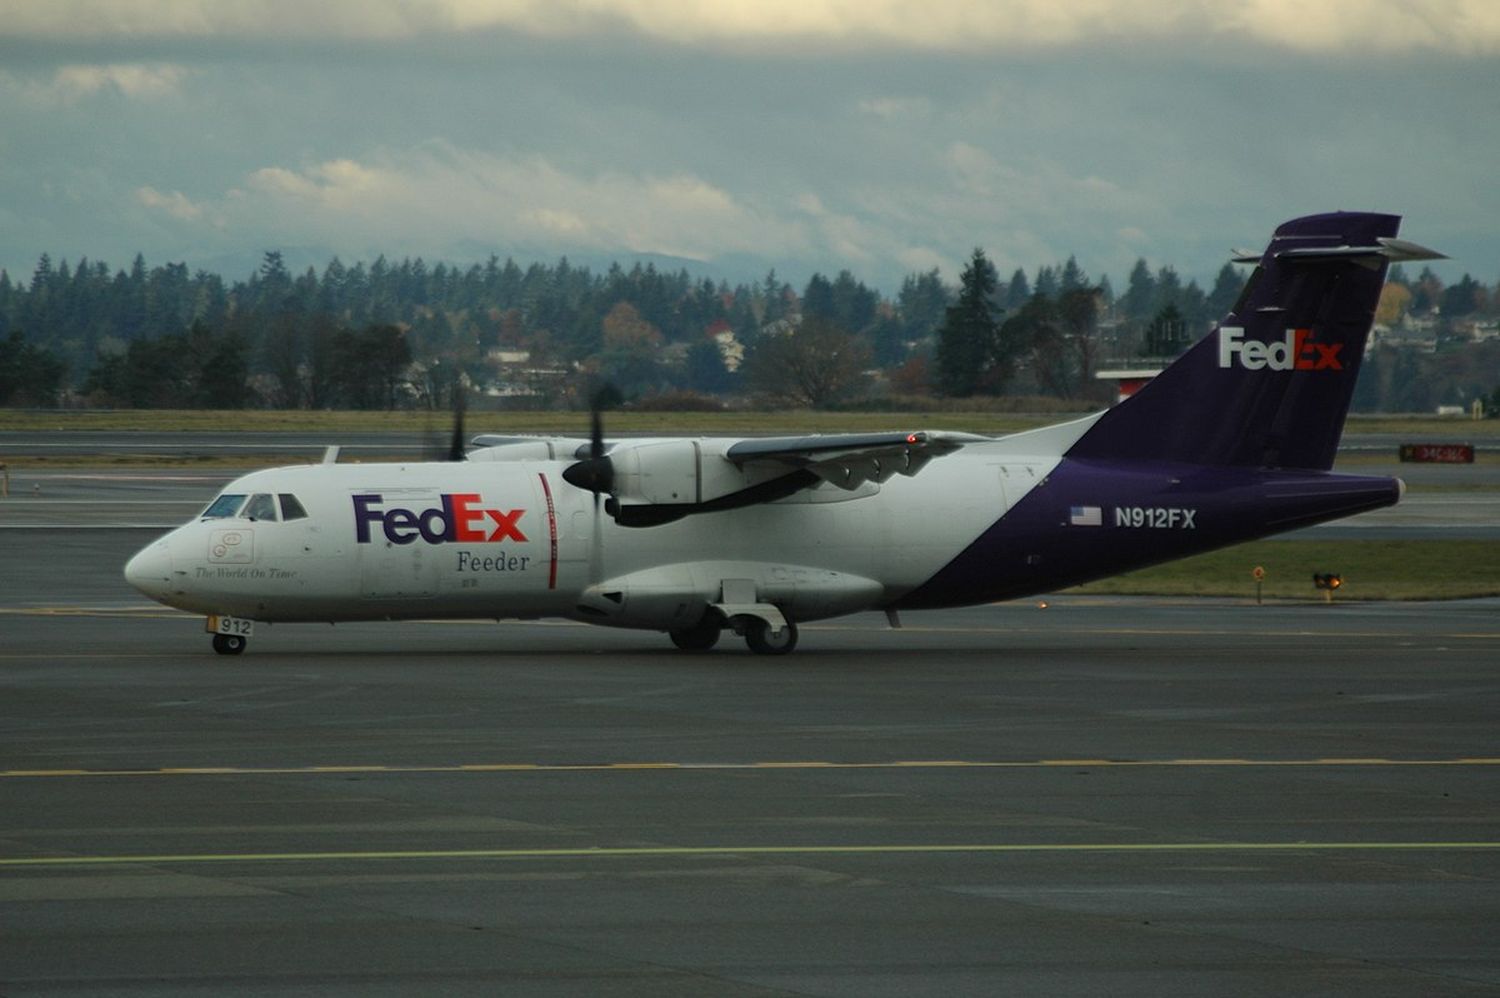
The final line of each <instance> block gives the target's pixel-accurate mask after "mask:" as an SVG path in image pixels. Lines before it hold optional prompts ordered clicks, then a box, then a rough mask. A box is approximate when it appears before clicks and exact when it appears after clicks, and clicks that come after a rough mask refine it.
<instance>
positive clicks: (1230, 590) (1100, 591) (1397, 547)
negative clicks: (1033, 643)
mask: <svg viewBox="0 0 1500 998" xmlns="http://www.w3.org/2000/svg"><path fill="white" fill-rule="evenodd" d="M1257 565H1260V566H1261V567H1263V568H1264V569H1265V570H1266V577H1265V581H1264V583H1263V586H1264V597H1265V598H1266V599H1275V600H1321V599H1322V598H1323V594H1322V593H1321V592H1318V591H1317V590H1315V589H1314V588H1313V584H1312V575H1313V573H1314V572H1334V573H1336V574H1338V575H1340V576H1342V578H1343V580H1344V584H1343V586H1342V587H1341V588H1340V589H1339V590H1338V591H1337V592H1336V593H1335V594H1334V599H1335V600H1351V599H1354V600H1425V599H1468V598H1473V597H1479V596H1500V541H1482V540H1478V541H1477V540H1395V541H1367V540H1328V541H1325V540H1316V541H1314V540H1264V541H1251V542H1249V543H1248V544H1240V545H1236V546H1235V547H1231V548H1224V549H1222V550H1219V551H1211V552H1209V553H1208V554H1201V555H1197V556H1195V557H1192V558H1185V559H1183V560H1181V561H1174V562H1168V563H1167V564H1165V565H1157V566H1155V567H1154V568H1145V569H1141V570H1140V571H1137V572H1130V573H1128V574H1125V575H1117V576H1115V577H1113V578H1110V579H1104V580H1101V581H1099V582H1091V583H1089V584H1088V585H1085V586H1079V587H1077V588H1076V589H1073V590H1070V591H1071V592H1077V593H1088V594H1093V595H1104V594H1110V595H1151V596H1239V597H1245V598H1250V599H1253V598H1254V596H1255V581H1254V579H1253V578H1252V577H1251V574H1250V572H1251V570H1252V569H1253V568H1255V566H1257Z"/></svg>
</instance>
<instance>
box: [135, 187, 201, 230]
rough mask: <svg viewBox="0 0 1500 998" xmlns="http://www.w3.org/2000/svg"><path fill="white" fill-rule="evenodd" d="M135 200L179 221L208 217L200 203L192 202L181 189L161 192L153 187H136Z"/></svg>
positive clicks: (198, 219)
mask: <svg viewBox="0 0 1500 998" xmlns="http://www.w3.org/2000/svg"><path fill="white" fill-rule="evenodd" d="M135 200H136V203H137V204H140V205H142V206H144V207H146V208H149V209H151V210H152V211H159V212H162V213H163V214H166V215H169V216H171V217H172V218H175V219H177V220H178V221H179V222H198V221H202V220H204V219H205V218H208V217H209V215H208V213H207V212H206V211H205V210H204V208H203V206H202V205H199V204H194V203H193V202H192V201H191V200H189V199H188V197H187V195H185V194H183V193H182V192H181V191H172V192H171V193H168V194H163V193H162V192H161V191H158V190H157V189H156V188H154V187H149V186H148V187H138V188H136V191H135Z"/></svg>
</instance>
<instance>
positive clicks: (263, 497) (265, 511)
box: [244, 492, 276, 520]
mask: <svg viewBox="0 0 1500 998" xmlns="http://www.w3.org/2000/svg"><path fill="white" fill-rule="evenodd" d="M244 517H245V519H247V520H275V519H276V500H275V499H273V498H271V495H270V493H267V492H257V493H256V494H255V495H253V496H251V497H250V501H249V502H247V503H245V512H244Z"/></svg>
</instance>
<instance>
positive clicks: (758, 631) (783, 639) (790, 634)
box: [745, 617, 797, 655]
mask: <svg viewBox="0 0 1500 998" xmlns="http://www.w3.org/2000/svg"><path fill="white" fill-rule="evenodd" d="M745 644H747V645H749V646H750V650H751V651H753V652H755V654H757V655H785V654H787V653H788V652H790V651H791V650H792V649H793V648H795V647H797V625H796V624H794V623H792V622H791V621H790V620H788V621H787V622H786V626H785V627H783V628H782V629H781V630H780V631H778V632H776V633H775V634H774V635H773V634H772V633H771V625H770V624H768V623H766V622H765V621H764V620H761V619H760V618H759V617H756V618H754V619H752V620H751V621H750V622H749V623H748V624H746V625H745Z"/></svg>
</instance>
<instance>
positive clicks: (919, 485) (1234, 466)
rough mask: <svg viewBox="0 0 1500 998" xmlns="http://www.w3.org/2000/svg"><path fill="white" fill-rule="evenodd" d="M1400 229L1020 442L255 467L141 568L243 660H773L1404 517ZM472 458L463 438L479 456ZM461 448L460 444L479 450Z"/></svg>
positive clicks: (1251, 302) (688, 448) (1308, 224)
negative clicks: (1376, 330)
mask: <svg viewBox="0 0 1500 998" xmlns="http://www.w3.org/2000/svg"><path fill="white" fill-rule="evenodd" d="M1399 225H1400V218H1399V217H1398V216H1394V215H1387V214H1375V213H1363V212H1335V213H1330V214H1320V215H1310V216H1307V217H1303V218H1297V219H1294V220H1292V221H1289V222H1286V223H1285V224H1283V225H1281V226H1280V227H1279V228H1277V229H1276V231H1275V233H1274V235H1273V237H1272V239H1271V241H1270V243H1269V245H1268V246H1267V248H1266V249H1265V251H1264V252H1263V253H1261V254H1259V255H1258V256H1257V255H1254V254H1251V255H1248V256H1239V257H1237V258H1236V259H1237V260H1238V262H1244V263H1254V264H1256V267H1255V270H1254V272H1253V273H1252V274H1251V275H1250V277H1249V279H1248V281H1247V283H1246V285H1245V289H1244V292H1243V294H1242V295H1241V297H1240V299H1239V301H1238V302H1237V303H1236V304H1235V305H1234V307H1233V309H1232V310H1231V311H1230V313H1229V315H1228V316H1227V317H1225V318H1224V319H1223V321H1222V322H1220V323H1219V324H1218V325H1217V326H1216V327H1215V328H1214V329H1213V330H1212V331H1210V332H1209V333H1208V334H1207V335H1206V336H1204V337H1203V338H1202V339H1201V340H1199V341H1198V342H1197V343H1196V344H1194V345H1193V346H1192V347H1191V348H1189V349H1188V350H1187V351H1186V352H1185V353H1184V354H1183V355H1182V356H1181V357H1179V358H1178V359H1177V360H1176V361H1175V362H1174V363H1172V364H1171V365H1170V366H1169V367H1167V369H1166V370H1164V371H1163V372H1162V373H1161V374H1159V375H1158V376H1157V377H1156V378H1155V379H1153V380H1152V381H1150V382H1149V383H1147V384H1146V385H1145V386H1144V387H1142V388H1141V389H1140V390H1139V391H1138V392H1137V393H1136V394H1134V395H1133V396H1131V397H1130V398H1128V399H1126V400H1124V401H1122V402H1120V403H1118V404H1116V405H1114V406H1113V407H1111V408H1108V409H1105V410H1103V411H1101V412H1097V413H1093V414H1091V415H1088V416H1085V417H1082V418H1079V419H1074V420H1072V421H1069V422H1064V423H1060V424H1057V425H1054V426H1049V427H1044V428H1041V429H1035V430H1029V431H1025V432H1021V433H1014V434H1009V435H1005V436H999V437H986V436H980V435H977V434H971V433H955V432H937V431H924V430H902V431H899V432H889V433H886V432H882V433H854V434H829V435H817V436H800V437H770V438H755V437H751V438H743V439H728V438H716V437H699V438H692V437H683V438H649V439H618V440H606V439H605V437H604V433H603V428H602V425H601V417H600V416H599V413H598V410H597V408H596V409H595V411H594V414H593V419H592V426H591V432H590V436H589V437H588V438H587V439H585V438H582V437H531V436H522V437H511V436H495V435H480V436H477V437H475V438H474V439H473V441H472V444H473V447H472V449H471V450H469V451H468V453H467V455H465V456H464V459H462V460H458V461H446V462H444V461H423V462H412V463H362V464H348V463H342V464H341V463H338V462H337V460H336V454H333V453H332V451H333V450H334V449H330V456H329V457H328V458H326V459H325V461H324V462H323V463H321V464H310V465H302V466H296V467H283V468H272V469H268V470H263V471H256V472H253V473H251V474H248V475H245V476H243V477H241V478H238V479H236V480H235V481H233V482H231V483H230V484H229V485H228V486H227V487H225V489H224V490H223V491H222V492H221V493H220V494H219V495H218V496H216V497H215V498H214V499H213V501H212V502H210V503H209V504H208V507H207V508H206V509H204V510H203V512H202V513H201V514H200V515H198V516H195V517H193V519H192V520H190V521H189V522H187V523H186V524H184V525H182V526H181V527H178V528H177V529H175V530H173V531H172V532H171V533H169V534H167V535H166V536H165V537H163V538H161V539H160V540H157V541H155V542H153V543H152V544H150V545H149V546H147V547H146V548H144V549H143V550H142V551H140V552H139V553H138V554H136V555H135V556H134V557H133V558H131V559H130V561H129V563H128V564H127V565H126V566H125V577H126V579H127V580H128V581H129V582H130V584H131V585H133V586H134V587H135V588H136V589H138V590H140V591H141V592H142V593H144V594H146V595H147V596H149V597H151V598H152V599H154V600H157V601H159V602H161V603H164V604H166V605H168V606H172V607H177V608H180V609H183V610H187V611H191V612H194V613H201V614H203V615H205V617H206V620H207V624H206V628H207V630H208V631H209V632H210V633H211V634H212V635H213V638H212V646H213V648H214V650H215V651H216V652H219V653H220V654H228V655H234V654H239V653H241V652H243V651H244V650H245V647H246V644H247V640H248V638H249V637H250V636H251V635H252V633H253V629H254V627H255V625H256V624H257V623H283V622H298V621H303V622H314V621H317V622H341V621H356V620H407V619H434V618H449V619H491V618H492V619H497V620H499V619H511V618H520V619H533V618H567V619H571V620H575V621H582V622H585V623H589V624H601V625H606V626H612V627H624V628H642V629H650V630H656V631H662V632H665V633H666V634H667V635H668V637H669V638H670V639H671V642H672V643H673V644H674V645H675V646H676V647H677V648H679V649H683V650H685V651H692V652H702V651H707V650H709V649H711V648H713V647H714V646H715V645H716V644H717V643H718V641H719V640H720V638H721V636H722V635H723V633H724V632H725V631H732V632H734V633H735V634H737V635H739V636H741V637H743V639H744V640H745V642H746V644H747V645H748V647H749V649H750V650H751V651H753V652H755V653H758V654H762V655H784V654H786V653H788V652H790V651H792V650H793V648H794V647H795V646H796V644H797V639H798V630H797V628H798V625H799V624H802V623H806V622H809V621H816V620H821V619H825V618H830V617H837V616H840V615H843V614H850V613H855V612H859V611H870V610H878V611H884V612H885V613H886V615H887V617H888V619H889V621H890V623H891V624H892V625H893V626H899V624H900V616H899V615H900V613H901V612H903V611H908V610H920V609H925V608H935V607H952V606H963V605H973V604H980V603H990V602H995V601H1000V600H1008V599H1014V598H1018V597H1023V596H1029V595H1035V594H1043V593H1050V592H1054V591H1056V590H1058V589H1062V588H1066V587H1068V586H1073V585H1077V584H1079V583H1083V582H1087V581H1090V580H1093V579H1098V578H1102V577H1105V576H1109V575H1113V574H1116V573H1120V572H1125V571H1129V570H1132V569H1136V568H1141V567H1143V566H1146V565H1151V564H1155V563H1158V562H1163V561H1167V560H1170V559H1175V558H1181V557H1185V556H1188V555H1193V554H1197V553H1199V552H1203V551H1208V550H1211V549H1214V548H1219V547H1224V546H1226V545H1231V544H1237V543H1239V542H1242V541H1247V540H1251V539H1254V538H1259V537H1265V536H1268V535H1271V534H1275V533H1279V532H1282V531H1287V530H1293V529H1297V528H1301V527H1306V526H1310V525H1313V524H1316V523H1322V522H1324V521H1327V520H1331V519H1335V518H1338V517H1343V516H1349V515H1351V514H1355V513H1361V512H1364V511H1367V510H1372V509H1377V508H1380V507H1384V506H1390V505H1393V504H1395V503H1396V502H1397V501H1398V500H1399V499H1400V497H1401V495H1402V493H1403V492H1404V489H1405V486H1404V484H1403V483H1402V482H1401V480H1400V479H1397V478H1387V477H1369V476H1355V475H1343V474H1334V473H1333V472H1332V471H1331V470H1330V469H1331V468H1332V466H1333V460H1334V455H1335V451H1336V449H1337V447H1338V442H1339V436H1340V434H1341V432H1342V430H1343V425H1344V419H1345V415H1346V413H1347V411H1348V408H1349V402H1350V397H1351V395H1352V393H1353V390H1354V384H1355V379H1356V377H1357V376H1358V374H1359V368H1360V361H1361V358H1362V356H1363V354H1364V349H1365V342H1366V339H1367V337H1368V334H1369V331H1370V327H1371V325H1372V323H1373V320H1374V314H1375V308H1376V304H1377V302H1378V299H1379V297H1380V292H1381V288H1382V286H1383V284H1384V281H1385V275H1386V269H1387V267H1388V266H1389V265H1390V264H1391V263H1392V262H1395V261H1407V260H1427V259H1437V258H1441V257H1442V254H1439V253H1436V252H1434V251H1432V250H1429V249H1427V248H1425V247H1422V246H1418V245H1416V244H1414V243H1410V242H1407V241H1405V240H1402V239H1398V238H1397V235H1396V234H1397V232H1398V229H1399ZM459 443H460V445H461V443H462V441H461V438H460V440H459ZM459 449H460V450H462V447H461V446H460V447H459Z"/></svg>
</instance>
